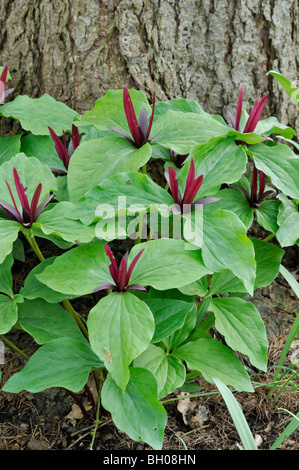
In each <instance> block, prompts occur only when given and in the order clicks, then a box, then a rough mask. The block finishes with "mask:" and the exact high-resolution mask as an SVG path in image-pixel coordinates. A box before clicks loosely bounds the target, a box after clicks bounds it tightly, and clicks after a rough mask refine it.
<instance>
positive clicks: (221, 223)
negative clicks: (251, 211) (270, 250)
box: [185, 204, 256, 294]
mask: <svg viewBox="0 0 299 470" xmlns="http://www.w3.org/2000/svg"><path fill="white" fill-rule="evenodd" d="M187 217H189V218H191V223H192V224H193V227H194V231H196V230H199V231H200V230H202V231H203V237H202V257H203V262H204V264H205V266H207V268H208V269H210V270H211V271H212V272H217V271H221V270H223V269H230V270H231V271H232V272H233V273H234V274H235V276H237V277H238V278H239V279H241V281H242V282H243V284H244V286H245V288H246V290H247V291H248V292H249V294H252V293H253V287H254V282H255V271H256V262H255V259H254V248H253V244H252V242H251V241H250V240H249V238H248V237H247V235H246V231H247V230H246V227H245V225H244V224H243V223H242V222H241V221H240V219H239V218H238V217H237V215H236V214H234V213H233V212H230V211H227V210H220V209H214V208H213V204H211V205H207V206H204V210H203V221H202V220H201V214H200V213H199V214H197V211H194V212H191V213H190V214H188V215H187V216H185V218H186V219H187ZM199 239H200V237H199ZM190 241H191V240H190Z"/></svg>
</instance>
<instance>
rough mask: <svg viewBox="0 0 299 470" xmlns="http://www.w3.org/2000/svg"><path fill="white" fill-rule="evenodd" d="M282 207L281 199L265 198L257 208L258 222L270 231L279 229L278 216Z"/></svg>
mask: <svg viewBox="0 0 299 470" xmlns="http://www.w3.org/2000/svg"><path fill="white" fill-rule="evenodd" d="M279 207H280V201H276V200H273V201H271V200H265V201H262V202H261V204H260V205H259V207H258V208H257V209H256V219H257V222H258V224H259V225H260V226H261V227H263V228H264V229H265V230H268V231H269V232H274V233H276V231H277V230H278V224H277V217H278V211H279Z"/></svg>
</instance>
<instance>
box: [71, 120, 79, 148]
mask: <svg viewBox="0 0 299 470" xmlns="http://www.w3.org/2000/svg"><path fill="white" fill-rule="evenodd" d="M72 142H73V148H74V150H76V148H77V147H79V145H80V134H79V129H78V127H77V126H75V125H74V124H73V125H72Z"/></svg>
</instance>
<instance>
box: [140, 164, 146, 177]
mask: <svg viewBox="0 0 299 470" xmlns="http://www.w3.org/2000/svg"><path fill="white" fill-rule="evenodd" d="M141 171H142V173H143V174H144V175H146V165H143V166H142V167H141Z"/></svg>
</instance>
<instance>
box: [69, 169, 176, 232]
mask: <svg viewBox="0 0 299 470" xmlns="http://www.w3.org/2000/svg"><path fill="white" fill-rule="evenodd" d="M173 203H174V200H173V198H172V196H171V195H170V194H169V193H168V192H167V191H165V189H163V188H161V187H160V186H159V185H158V184H156V183H154V181H153V180H152V179H151V178H150V177H149V176H147V175H144V174H142V173H137V172H128V173H119V174H116V175H114V176H112V177H111V178H110V177H109V178H107V179H106V180H105V181H103V182H102V183H101V184H99V185H98V186H96V187H94V188H93V189H91V190H90V191H88V192H87V193H86V195H85V196H84V197H83V198H81V200H80V201H78V202H77V203H75V204H74V209H73V210H72V211H70V214H69V217H73V218H78V219H80V220H81V221H82V222H83V223H85V224H90V223H91V222H93V221H94V220H97V219H99V218H101V217H106V214H105V213H101V212H100V211H99V210H97V207H98V206H99V207H100V208H101V207H102V208H104V207H105V205H107V211H108V209H109V208H110V210H111V211H112V214H111V215H113V216H116V215H119V214H122V213H126V212H127V211H128V212H129V213H130V212H133V211H135V209H138V208H140V207H141V208H142V209H145V210H146V209H148V208H149V207H151V206H155V205H159V204H164V205H166V206H171V205H172V204H173ZM100 205H101V206H100ZM130 208H131V210H130Z"/></svg>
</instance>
